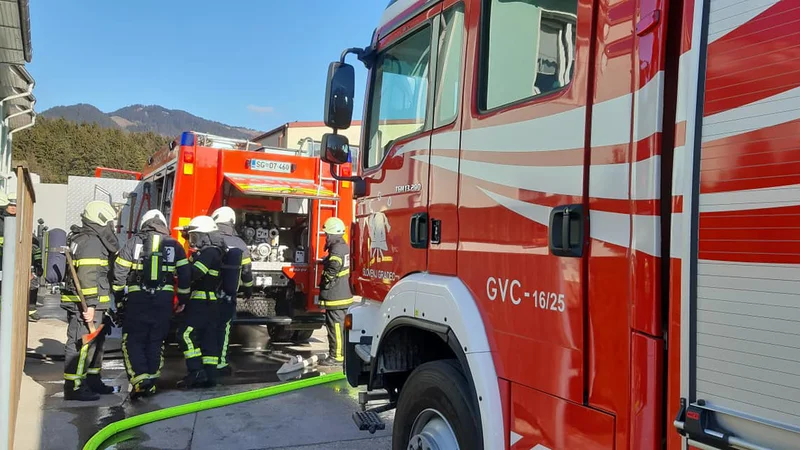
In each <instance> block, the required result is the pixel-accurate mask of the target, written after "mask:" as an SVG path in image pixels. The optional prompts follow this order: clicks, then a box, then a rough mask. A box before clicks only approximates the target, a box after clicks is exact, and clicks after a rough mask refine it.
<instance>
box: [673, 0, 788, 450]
mask: <svg viewBox="0 0 800 450" xmlns="http://www.w3.org/2000/svg"><path fill="white" fill-rule="evenodd" d="M751 3H752V5H751ZM695 5H696V6H695V7H696V8H698V9H702V8H703V7H704V6H705V8H706V10H705V11H698V13H702V15H701V16H700V17H703V19H704V20H703V21H700V20H698V15H700V14H698V15H696V16H695V24H696V25H695V26H700V25H698V24H701V23H702V27H703V28H702V34H703V35H704V36H706V40H705V42H706V43H707V48H706V49H700V50H699V51H700V55H704V56H705V61H704V60H703V57H702V56H699V57H698V58H699V60H700V62H701V63H700V66H701V72H700V76H699V78H700V80H701V83H700V86H701V88H702V87H703V85H704V90H703V91H702V92H704V94H703V95H700V96H699V97H700V101H702V105H700V106H702V109H698V110H699V111H702V117H700V118H698V119H697V120H698V121H701V122H700V123H699V124H692V123H689V124H687V129H694V130H696V137H695V139H694V140H693V141H692V142H687V143H686V148H687V156H686V158H685V160H686V161H687V165H688V164H692V163H693V162H694V163H695V164H699V167H697V169H698V170H695V171H692V170H686V171H684V173H687V174H691V173H693V172H694V173H695V179H694V180H693V183H691V184H687V185H686V187H685V192H686V193H687V194H686V196H687V197H688V196H689V195H691V197H690V201H688V202H687V201H686V200H684V202H685V203H684V204H686V203H688V204H690V205H692V204H693V205H694V206H695V208H696V209H695V211H696V213H695V214H693V217H692V219H691V220H692V222H691V223H690V226H689V227H687V228H688V229H687V230H686V231H687V232H686V240H687V241H688V242H689V243H690V246H687V247H686V248H685V249H684V252H683V253H682V257H683V262H682V263H683V265H684V266H685V270H684V271H683V272H682V282H683V286H684V288H683V289H682V292H683V299H682V300H683V303H682V311H683V320H682V325H681V326H682V327H683V328H684V334H683V337H682V338H681V345H682V346H683V352H682V361H681V365H682V367H681V373H682V377H683V379H682V397H683V399H682V401H684V402H686V405H687V408H688V409H687V410H686V411H685V414H683V417H682V418H681V419H680V420H679V423H680V422H683V428H684V429H685V430H686V431H687V432H688V434H689V438H690V439H695V440H700V439H704V438H705V439H709V436H710V435H711V434H713V433H714V432H717V433H730V434H731V436H732V438H731V440H730V442H731V443H733V444H735V445H736V447H737V448H756V447H753V445H757V446H759V447H757V448H773V449H790V448H791V449H796V448H800V238H798V236H800V149H799V148H798V129H800V101H798V100H799V99H800V71H798V70H797V64H798V62H800V58H799V57H798V54H797V49H798V48H800V33H798V32H797V23H798V21H800V9H798V7H797V2H793V1H779V2H775V1H757V2H756V1H754V2H747V6H746V7H745V6H741V7H740V6H738V5H737V6H732V5H733V3H732V2H730V1H723V0H711V1H710V2H695ZM742 5H745V4H744V3H743V4H742ZM692 44H693V46H694V45H697V46H698V47H700V46H701V45H702V44H701V43H698V42H696V41H693V43H692ZM703 50H705V51H703ZM702 80H704V83H703V82H702ZM692 106H695V102H694V101H693V102H692ZM676 170H677V168H676ZM698 177H699V179H698ZM687 178H689V179H690V180H691V177H689V176H687ZM698 188H699V189H698ZM684 214H686V213H684ZM671 401H677V399H671ZM706 416H713V417H711V419H712V420H710V421H706V419H707V417H706ZM705 428H707V429H705ZM715 444H716V446H717V448H728V447H726V446H725V445H723V444H721V443H719V442H716V443H715Z"/></svg>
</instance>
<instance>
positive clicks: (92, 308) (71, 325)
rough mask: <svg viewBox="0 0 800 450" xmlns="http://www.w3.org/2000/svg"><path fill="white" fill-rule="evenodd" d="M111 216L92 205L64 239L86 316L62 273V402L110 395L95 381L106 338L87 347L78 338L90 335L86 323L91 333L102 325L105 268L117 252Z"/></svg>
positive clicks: (107, 299)
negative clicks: (64, 334)
mask: <svg viewBox="0 0 800 450" xmlns="http://www.w3.org/2000/svg"><path fill="white" fill-rule="evenodd" d="M116 216H117V212H116V211H115V210H114V207H112V206H111V205H110V204H108V203H107V202H104V201H100V200H95V201H91V202H89V203H88V204H86V207H85V209H84V211H83V214H81V222H82V226H76V225H73V226H72V228H71V230H70V235H69V236H68V238H67V245H68V246H69V248H70V250H71V254H72V259H73V264H74V265H75V271H76V273H77V276H78V281H80V285H81V290H82V293H83V295H84V297H85V298H86V306H87V307H88V310H87V311H86V312H81V308H80V297H78V295H77V293H76V292H75V283H74V280H72V276H71V275H69V274H70V271H69V270H67V271H66V273H67V276H66V279H65V282H66V283H65V286H64V289H63V290H62V292H61V307H62V308H64V309H65V310H66V311H67V323H68V325H67V344H66V346H65V348H64V380H65V381H64V399H65V400H81V401H92V400H97V399H98V398H99V396H98V395H97V394H111V393H113V392H114V389H113V388H112V387H111V386H107V385H105V384H103V381H102V380H101V378H100V369H101V366H102V363H103V344H104V342H105V336H106V333H103V332H101V333H100V334H99V335H98V336H97V337H95V338H94V339H93V340H92V341H91V342H89V343H84V342H83V341H82V336H83V335H84V334H85V333H88V332H89V327H88V325H87V323H88V322H94V324H95V327H99V326H100V324H102V323H103V317H104V315H105V311H106V309H108V307H109V306H110V304H111V289H110V277H109V263H110V262H111V260H112V258H114V256H115V255H116V253H117V251H118V249H119V243H118V241H117V236H116V234H114V219H115V218H116ZM109 330H110V328H109Z"/></svg>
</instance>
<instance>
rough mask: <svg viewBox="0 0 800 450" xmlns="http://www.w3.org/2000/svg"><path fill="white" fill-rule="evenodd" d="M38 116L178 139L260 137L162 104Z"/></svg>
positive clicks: (65, 109)
mask: <svg viewBox="0 0 800 450" xmlns="http://www.w3.org/2000/svg"><path fill="white" fill-rule="evenodd" d="M39 116H40V117H47V118H49V119H57V118H59V117H63V118H64V119H67V120H69V121H70V122H75V123H83V122H88V123H92V122H94V123H96V124H98V125H100V126H102V127H105V128H121V129H123V130H126V131H152V132H154V133H158V134H162V135H164V136H170V137H175V136H178V135H180V134H181V133H183V132H184V131H199V132H202V133H209V134H216V135H218V136H225V137H229V138H234V139H252V138H253V137H255V136H258V135H259V134H261V133H260V132H259V131H256V130H251V129H249V128H243V127H236V126H231V125H226V124H224V123H220V122H216V121H213V120H208V119H204V118H202V117H198V116H195V115H194V114H191V113H188V112H186V111H182V110H179V109H167V108H164V107H163V106H159V105H131V106H126V107H124V108H120V109H118V110H116V111H113V112H109V113H104V112H103V111H100V110H99V109H97V108H96V107H95V106H93V105H89V104H86V103H80V104H77V105H71V106H56V107H54V108H50V109H48V110H46V111H43V112H42V113H41V114H39Z"/></svg>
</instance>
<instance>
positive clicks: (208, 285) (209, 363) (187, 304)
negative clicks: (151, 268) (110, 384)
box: [176, 216, 224, 388]
mask: <svg viewBox="0 0 800 450" xmlns="http://www.w3.org/2000/svg"><path fill="white" fill-rule="evenodd" d="M179 229H181V231H183V232H186V233H188V237H189V245H190V246H191V247H192V249H194V252H193V253H192V256H191V257H190V258H189V267H190V268H191V271H192V273H191V283H192V284H191V294H190V296H189V298H188V299H186V298H181V299H179V305H178V308H177V309H176V311H177V312H178V313H181V312H183V313H184V315H185V321H184V323H183V325H182V326H181V328H180V331H179V333H180V340H181V347H182V349H183V355H184V357H185V358H186V369H187V371H188V374H187V375H186V377H185V378H184V379H183V380H181V382H179V384H178V386H179V387H185V388H194V387H212V386H214V385H215V384H216V374H217V365H218V364H219V356H218V355H219V351H220V350H219V348H218V344H217V342H218V339H217V328H216V327H217V323H218V320H219V310H218V305H217V301H216V300H217V292H218V290H219V287H220V285H221V283H220V270H221V269H222V259H223V254H224V251H223V250H222V249H221V248H220V247H219V246H216V245H214V244H213V242H212V241H213V240H217V239H219V235H218V231H219V229H218V228H217V224H216V223H215V222H214V219H212V218H211V217H209V216H197V217H195V218H194V219H192V220H191V222H189V225H187V226H186V227H184V228H179ZM215 235H216V236H215Z"/></svg>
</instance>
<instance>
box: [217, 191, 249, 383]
mask: <svg viewBox="0 0 800 450" xmlns="http://www.w3.org/2000/svg"><path fill="white" fill-rule="evenodd" d="M211 217H212V218H213V219H214V222H216V223H217V228H218V229H219V234H220V235H221V237H222V241H223V242H224V244H225V245H226V246H227V247H228V248H238V249H239V250H241V251H242V265H241V280H240V281H241V283H240V285H239V289H240V292H241V293H242V297H243V298H244V299H245V300H247V299H249V298H250V297H252V296H253V271H252V260H251V259H250V250H249V249H248V248H247V244H245V243H244V241H243V240H242V238H240V237H239V236H238V235H237V234H236V230H235V229H234V226H235V225H236V213H235V212H234V211H233V209H231V208H230V207H228V206H223V207H221V208H217V210H216V211H214V213H213V214H211ZM235 312H236V298H233V299H232V301H231V302H223V303H221V304H220V305H219V334H218V338H217V339H219V342H218V344H221V345H222V348H221V349H220V355H219V364H218V365H217V369H219V372H218V373H219V375H222V376H226V375H231V374H232V373H233V370H231V366H230V365H228V339H229V338H230V332H231V320H233V316H234V314H235Z"/></svg>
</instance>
